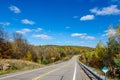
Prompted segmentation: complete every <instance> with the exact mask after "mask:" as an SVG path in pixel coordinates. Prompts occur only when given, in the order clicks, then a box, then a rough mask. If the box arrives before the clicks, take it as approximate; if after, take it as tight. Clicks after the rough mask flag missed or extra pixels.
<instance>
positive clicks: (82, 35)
mask: <svg viewBox="0 0 120 80" xmlns="http://www.w3.org/2000/svg"><path fill="white" fill-rule="evenodd" d="M71 36H72V37H80V38H81V39H86V40H94V39H95V37H94V36H88V35H87V34H86V33H73V34H71Z"/></svg>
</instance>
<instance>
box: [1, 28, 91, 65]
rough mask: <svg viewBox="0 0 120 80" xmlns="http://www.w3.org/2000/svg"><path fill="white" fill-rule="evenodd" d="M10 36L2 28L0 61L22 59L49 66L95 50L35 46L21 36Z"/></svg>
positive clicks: (75, 47) (77, 47)
mask: <svg viewBox="0 0 120 80" xmlns="http://www.w3.org/2000/svg"><path fill="white" fill-rule="evenodd" d="M8 34H9V33H6V32H5V31H4V29H3V28H2V27H0V59H21V60H27V61H33V62H37V63H40V64H49V63H54V62H56V61H59V60H68V59H70V58H71V57H72V56H73V55H76V54H80V53H82V52H84V51H86V50H87V51H91V50H93V48H90V47H80V46H57V45H42V46H41V45H40V46H35V45H31V44H29V43H28V41H27V40H26V39H25V38H24V36H23V35H21V34H18V33H13V35H8ZM9 36H12V37H13V38H12V41H10V38H9Z"/></svg>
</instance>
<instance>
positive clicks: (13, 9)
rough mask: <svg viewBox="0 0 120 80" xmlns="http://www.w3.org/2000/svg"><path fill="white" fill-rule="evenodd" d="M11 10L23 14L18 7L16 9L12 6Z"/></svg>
mask: <svg viewBox="0 0 120 80" xmlns="http://www.w3.org/2000/svg"><path fill="white" fill-rule="evenodd" d="M9 9H10V10H11V11H13V12H14V13H20V12H21V11H20V9H19V8H18V7H16V6H14V5H11V6H10V7H9Z"/></svg>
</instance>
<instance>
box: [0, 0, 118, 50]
mask: <svg viewBox="0 0 120 80" xmlns="http://www.w3.org/2000/svg"><path fill="white" fill-rule="evenodd" d="M0 5H1V7H0V11H1V16H0V26H2V27H4V30H5V31H6V32H8V33H9V34H10V38H11V37H12V36H11V35H12V34H13V33H14V32H16V33H19V34H22V35H23V36H24V38H25V39H27V41H28V43H29V44H33V45H58V46H86V47H93V48H94V47H96V45H97V43H98V41H99V40H102V41H103V43H106V42H107V40H108V36H109V35H114V34H115V28H116V27H117V25H118V24H120V6H119V5H120V1H119V0H101V1H97V0H89V1H85V0H50V1H49V0H39V1H32V0H29V2H28V1H24V0H0ZM110 25H111V26H112V28H109V27H110ZM11 39H12V38H11Z"/></svg>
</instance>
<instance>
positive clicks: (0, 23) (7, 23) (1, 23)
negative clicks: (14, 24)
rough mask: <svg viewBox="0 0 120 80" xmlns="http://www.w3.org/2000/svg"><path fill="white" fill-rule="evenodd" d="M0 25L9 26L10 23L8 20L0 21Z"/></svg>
mask: <svg viewBox="0 0 120 80" xmlns="http://www.w3.org/2000/svg"><path fill="white" fill-rule="evenodd" d="M0 25H2V26H9V25H10V23H9V22H0Z"/></svg>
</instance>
